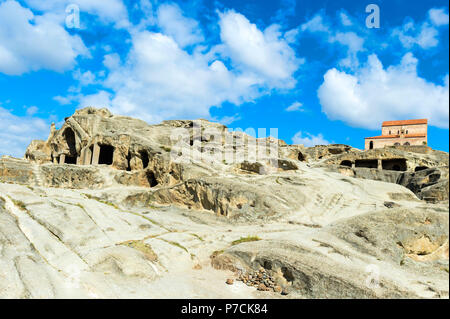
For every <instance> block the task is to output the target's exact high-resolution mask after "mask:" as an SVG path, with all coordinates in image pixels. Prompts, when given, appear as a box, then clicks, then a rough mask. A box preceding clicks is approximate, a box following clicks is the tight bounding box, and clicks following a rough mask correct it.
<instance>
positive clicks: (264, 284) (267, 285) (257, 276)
mask: <svg viewBox="0 0 450 319" xmlns="http://www.w3.org/2000/svg"><path fill="white" fill-rule="evenodd" d="M236 280H237V281H242V282H243V283H244V284H246V285H247V286H253V287H256V288H257V289H258V290H259V291H274V292H277V293H281V294H282V295H287V294H288V293H287V291H285V290H284V289H283V288H282V287H281V286H280V285H277V284H276V282H275V280H274V279H273V277H272V276H270V274H269V273H268V272H267V271H266V269H264V268H263V267H260V268H259V270H258V271H250V272H245V273H240V274H239V276H238V278H237V279H236ZM227 283H228V282H227Z"/></svg>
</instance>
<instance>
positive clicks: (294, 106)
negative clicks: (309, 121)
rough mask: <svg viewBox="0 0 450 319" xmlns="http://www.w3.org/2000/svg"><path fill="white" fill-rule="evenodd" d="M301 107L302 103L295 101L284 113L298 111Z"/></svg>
mask: <svg viewBox="0 0 450 319" xmlns="http://www.w3.org/2000/svg"><path fill="white" fill-rule="evenodd" d="M302 106H303V104H302V103H300V102H298V101H295V102H294V103H292V104H291V105H289V106H288V107H287V108H286V111H288V112H293V111H300V110H301V107H302Z"/></svg>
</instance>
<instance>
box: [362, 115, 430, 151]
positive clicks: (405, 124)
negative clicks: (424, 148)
mask: <svg viewBox="0 0 450 319" xmlns="http://www.w3.org/2000/svg"><path fill="white" fill-rule="evenodd" d="M427 129H428V120H427V119H419V120H405V121H385V122H383V125H382V127H381V135H380V136H372V137H366V138H365V146H364V149H366V150H369V149H373V148H382V147H384V146H392V145H426V144H427Z"/></svg>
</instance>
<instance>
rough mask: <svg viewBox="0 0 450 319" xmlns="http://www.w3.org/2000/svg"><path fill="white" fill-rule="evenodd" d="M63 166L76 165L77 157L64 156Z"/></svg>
mask: <svg viewBox="0 0 450 319" xmlns="http://www.w3.org/2000/svg"><path fill="white" fill-rule="evenodd" d="M64 163H65V164H76V163H77V157H76V156H69V155H66V157H65V159H64Z"/></svg>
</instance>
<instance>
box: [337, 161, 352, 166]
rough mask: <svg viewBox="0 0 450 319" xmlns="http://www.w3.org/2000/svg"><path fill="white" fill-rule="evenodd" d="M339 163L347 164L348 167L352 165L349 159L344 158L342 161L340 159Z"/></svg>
mask: <svg viewBox="0 0 450 319" xmlns="http://www.w3.org/2000/svg"><path fill="white" fill-rule="evenodd" d="M340 165H342V166H348V167H352V162H351V161H349V160H344V161H342V162H341V164H340Z"/></svg>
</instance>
